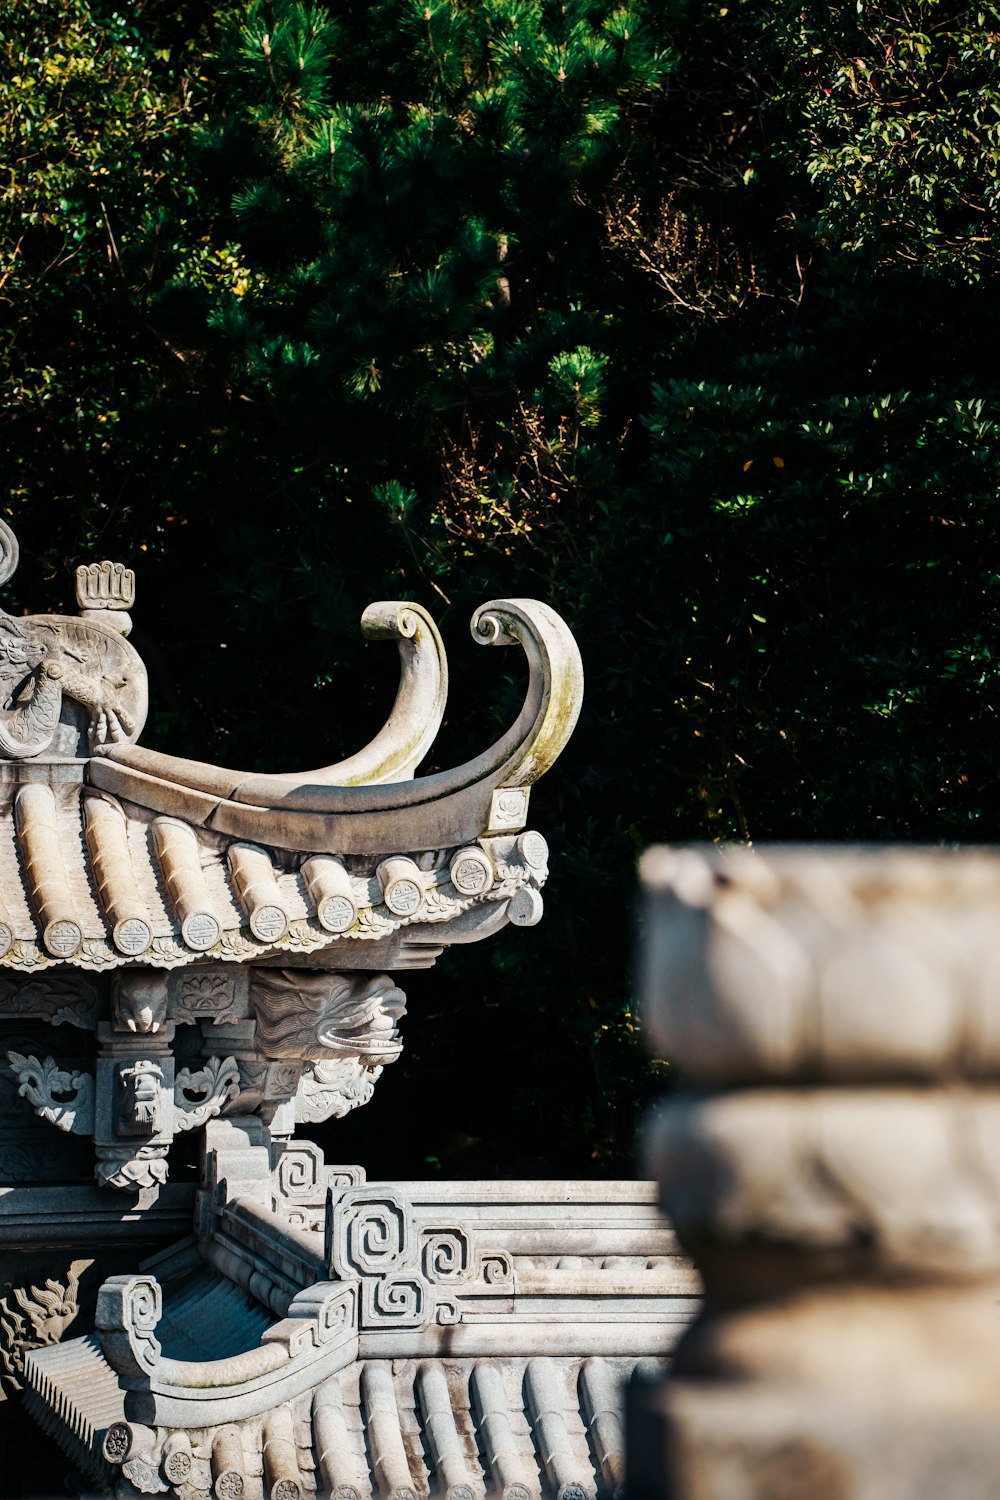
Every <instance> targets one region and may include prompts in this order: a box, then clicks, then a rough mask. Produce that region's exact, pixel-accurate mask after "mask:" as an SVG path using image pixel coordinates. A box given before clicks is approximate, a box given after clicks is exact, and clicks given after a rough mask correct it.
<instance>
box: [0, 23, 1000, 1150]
mask: <svg viewBox="0 0 1000 1500" xmlns="http://www.w3.org/2000/svg"><path fill="white" fill-rule="evenodd" d="M29 11H30V18H29V16H28V12H29ZM998 63H1000V8H998V7H995V6H981V7H977V6H965V5H958V4H954V3H946V0H924V3H904V0H895V3H872V4H869V3H866V0H860V3H859V4H858V5H857V6H855V5H853V4H851V5H848V6H845V5H841V4H819V3H814V0H799V3H797V4H793V3H788V0H769V3H762V0H746V3H740V0H730V3H729V4H728V5H726V4H708V3H704V4H702V3H684V0H654V3H648V4H647V3H637V4H635V5H634V6H632V7H631V8H630V9H627V10H626V9H622V8H616V7H615V6H614V4H612V3H609V0H566V3H564V4H546V3H537V0H506V3H501V0H476V3H472V0H426V3H424V0H364V3H358V0H353V3H348V0H341V3H335V0H330V3H329V4H327V5H323V4H316V5H314V6H308V5H301V4H295V3H290V0H273V3H271V4H261V3H252V4H249V5H246V4H241V5H238V6H236V7H235V8H234V9H227V8H225V7H223V6H213V5H209V6H205V5H204V4H203V3H201V0H199V3H193V0H192V3H189V4H177V3H168V0H135V3H129V4H128V5H125V4H121V5H120V6H119V7H118V8H116V7H115V5H113V4H109V3H105V0H33V3H32V5H31V6H30V7H28V6H27V5H26V4H25V3H24V0H0V146H2V161H3V163H4V170H3V176H2V179H0V183H2V185H0V385H2V389H3V397H4V413H3V416H2V419H0V443H2V448H3V454H4V473H5V491H4V494H3V496H2V497H0V505H2V507H3V513H4V514H5V516H6V517H7V518H8V519H9V520H10V522H11V524H12V525H13V526H14V529H15V530H16V532H17V533H18V536H19V538H20V541H21V547H22V564H21V569H20V571H19V573H18V575H17V576H16V578H15V579H14V580H13V582H12V583H11V584H10V585H8V588H7V597H6V599H5V601H4V602H5V605H6V607H7V608H8V609H12V610H15V611H16V610H20V609H31V610H40V609H46V608H71V607H72V592H71V591H72V583H71V580H72V574H73V569H74V567H75V565H76V564H77V563H78V562H80V561H81V560H92V559H95V558H100V557H104V556H109V557H112V558H120V559H122V560H126V561H128V562H130V563H132V564H134V566H135V568H136V572H137V576H138V589H139V593H138V603H137V607H136V611H135V615H136V629H135V634H134V641H135V644H136V645H137V646H138V647H139V650H140V651H141V653H142V654H143V655H144V657H145V659H146V661H147V663H148V666H149V669H150V677H151V690H152V699H153V704H154V708H153V712H152V715H151V720H150V723H149V725H148V727H147V730H146V734H145V742H146V743H147V744H150V745H155V746H157V747H159V748H162V749H166V750H170V751H174V752H178V753H185V752H188V753H192V754H195V755H197V756H198V757H199V758H202V759H212V760H215V761H218V762H219V763H221V764H224V765H241V766H245V767H247V768H260V769H272V770H273V769H282V768H292V767H304V766H307V765H310V764H318V763H322V762H325V761H331V760H334V759H336V758H338V757H339V756H340V755H342V754H346V753H348V752H349V751H351V750H353V749H355V748H356V747H357V746H358V745H359V744H361V743H363V742H364V740H365V739H366V738H367V736H368V734H369V733H370V732H371V731H373V730H374V729H375V728H376V727H377V725H378V724H379V723H380V722H381V717H382V715H383V713H384V710H385V708H386V707H387V705H388V703H389V701H390V700H391V694H392V689H393V683H394V662H393V653H392V652H391V651H390V652H389V653H388V655H386V652H385V648H378V647H374V646H373V647H366V646H364V645H363V644H362V643H361V640H360V636H359V634H358V630H357V622H358V619H359V616H360V614H361V611H362V609H363V607H364V606H365V605H366V604H367V603H368V602H369V601H370V600H372V599H375V598H382V597H385V598H414V599H417V600H419V601H420V602H421V603H423V604H425V605H427V606H429V607H431V608H432V609H433V610H434V612H435V613H436V615H437V617H438V619H439V621H440V623H441V626H442V629H443V631H444V633H445V636H446V639H447V642H448V644H449V647H450V655H451V660H452V668H453V687H452V698H451V703H452V707H451V710H450V713H449V718H448V722H447V724H446V726H445V729H444V732H443V735H442V739H441V742H440V748H439V750H438V751H436V752H435V754H436V757H437V760H436V763H437V764H441V763H444V762H446V761H454V760H455V758H456V757H459V756H464V755H465V754H466V753H469V752H470V751H472V750H474V749H477V748H480V747H481V746H482V745H484V744H485V743H487V742H488V740H489V738H490V737H491V736H492V734H493V733H494V731H495V730H496V729H497V728H498V727H499V725H500V723H501V722H502V721H508V720H509V718H510V717H511V716H512V715H513V714H514V712H515V711H516V706H517V702H518V694H519V692H520V688H521V677H520V670H521V668H520V664H519V663H518V662H516V661H514V660H507V659H506V657H505V656H499V655H497V654H496V653H487V654H485V655H483V654H482V653H477V651H476V649H475V648H474V647H473V645H472V644H471V642H470V641H469V639H468V635H467V622H468V619H469V616H470V615H471V613H472V610H473V609H474V607H475V606H476V605H477V604H479V603H480V602H482V601H483V600H484V599H487V598H492V597H497V596H503V595H505V594H507V595H509V594H513V595H522V594H530V595H535V596H537V597H540V598H543V599H546V600H548V601H549V602H550V603H551V604H553V605H554V606H555V607H556V608H557V609H558V610H560V611H561V612H562V613H563V614H564V616H565V617H566V619H567V620H568V621H569V622H570V624H571V625H572V627H573V629H574V631H575V632H576V634H577V637H578V639H579V642H580V647H581V650H582V652H583V656H584V662H585V666H586V671H587V681H588V688H587V701H586V704H585V708H584V714H583V718H582V719H581V722H580V726H579V729H578V731H577V734H576V736H575V739H574V740H573V742H572V744H571V746H570V748H569V750H568V751H567V752H566V754H565V755H564V757H563V759H562V760H561V762H560V763H559V765H558V767H557V768H556V770H555V771H553V773H552V774H551V775H550V776H549V777H548V778H546V780H545V781H543V782H542V783H541V784H540V786H539V788H538V789H537V791H536V793H535V798H534V802H533V819H532V821H533V823H534V824H535V826H537V827H539V828H541V829H542V830H543V831H544V832H545V833H546V835H547V836H548V837H549V838H550V842H551V844H552V846H553V851H554V861H553V875H552V879H551V882H550V885H549V887H548V891H547V908H548V909H547V914H546V918H545V921H544V922H543V924H542V925H541V926H540V927H538V928H536V929H532V930H531V931H520V932H513V931H512V932H510V933H508V934H505V935H504V936H503V937H502V938H501V939H499V940H496V941H494V942H491V943H490V944H489V945H484V946H483V947H482V948H479V949H475V948H473V949H469V950H465V951H458V952H456V953H454V954H452V955H450V956H448V957H447V958H446V959H445V960H444V961H443V962H442V963H441V964H440V966H439V968H438V969H437V970H435V971H433V972H432V973H431V974H430V975H426V976H420V975H415V976H413V977H412V981H411V982H410V983H409V984H408V986H407V988H408V991H409V994H410V998H411V1014H410V1016H409V1018H408V1020H407V1021H406V1022H405V1023H404V1024H405V1026H406V1038H407V1052H406V1053H405V1054H404V1058H403V1060H402V1061H401V1062H400V1063H399V1064H397V1065H396V1066H395V1068H393V1069H392V1070H390V1072H389V1073H387V1075H386V1077H385V1078H384V1079H383V1080H382V1082H381V1084H380V1086H379V1092H378V1093H377V1094H376V1097H375V1100H374V1102H373V1103H372V1105H371V1106H369V1108H368V1109H366V1110H364V1111H362V1112H359V1114H358V1115H357V1116H356V1117H355V1118H353V1119H349V1120H347V1121H345V1122H343V1124H342V1125H340V1126H338V1127H336V1129H334V1130H331V1132H330V1134H329V1138H328V1140H327V1142H326V1144H327V1150H328V1155H331V1156H333V1157H337V1156H338V1155H341V1156H342V1159H347V1160H353V1159H361V1160H363V1161H365V1162H366V1164H367V1165H368V1167H369V1169H370V1171H372V1172H374V1173H387V1172H394V1173H397V1174H400V1175H422V1174H424V1173H426V1172H436V1171H443V1172H447V1173H450V1174H458V1175H476V1174H480V1173H482V1174H490V1173H492V1172H495V1171H496V1172H505V1173H513V1174H519V1173H523V1174H525V1175H528V1174H539V1175H544V1174H561V1173H575V1174H588V1173H594V1174H607V1173H609V1172H615V1171H626V1172H627V1171H629V1170H631V1169H632V1167H631V1150H632V1139H633V1125H634V1117H635V1112H636V1108H637V1106H638V1104H639V1103H640V1102H641V1101H642V1099H643V1098H644V1097H645V1096H646V1095H647V1094H648V1092H649V1090H650V1087H651V1082H652V1072H651V1065H648V1064H647V1063H645V1062H644V1061H643V1058H642V1054H641V1051H640V1050H639V1048H638V1047H637V1046H636V1042H635V1035H634V1030H635V1018H634V1013H633V1004H632V998H631V988H630V973H629V969H630V950H631V942H632V929H633V911H632V905H633V893H634V888H635V875H634V868H635V861H636V857H637V854H638V852H639V850H640V849H641V848H642V847H643V846H644V845H645V844H647V843H649V842H651V841H653V840H658V839H659V840H662V839H667V840H688V839H715V840H718V839H743V840H746V839H750V840H754V841H759V840H764V839H816V838H823V839H903V840H907V839H918V840H929V841H940V840H946V841H951V840H972V841H990V840H995V839H996V838H997V833H998V773H997V764H998V755H997V725H996V711H997V701H998V699H997V690H998V647H997V629H996V607H997V601H998V594H1000V554H998V545H997V525H998V517H1000V504H998V484H1000V455H998V451H997V443H996V424H997V418H998V413H1000V377H998V371H997V365H998V353H997V351H998V348H1000V339H998V334H1000V309H998V287H1000V260H998V250H1000V238H998V234H997V212H996V211H997V198H998V183H1000V177H998V162H1000V70H998Z"/></svg>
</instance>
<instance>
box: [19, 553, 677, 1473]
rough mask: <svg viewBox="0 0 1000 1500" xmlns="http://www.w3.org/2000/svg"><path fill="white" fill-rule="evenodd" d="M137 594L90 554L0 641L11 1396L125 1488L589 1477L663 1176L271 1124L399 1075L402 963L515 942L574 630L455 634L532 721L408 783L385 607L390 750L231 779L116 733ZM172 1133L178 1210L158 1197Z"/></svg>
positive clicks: (487, 628)
mask: <svg viewBox="0 0 1000 1500" xmlns="http://www.w3.org/2000/svg"><path fill="white" fill-rule="evenodd" d="M0 537H2V540H3V544H4V551H3V559H4V570H5V576H9V574H10V571H11V570H12V568H13V566H14V564H15V562H16V546H15V543H14V541H13V538H12V537H11V536H10V534H9V533H8V532H7V530H6V528H0ZM133 596H134V581H133V578H132V575H131V573H130V572H129V571H128V570H127V569H124V568H122V567H120V566H118V565H112V564H110V563H100V564H95V565H93V566H91V567H87V568H83V569H81V570H80V572H79V575H78V598H79V603H80V606H81V611H82V613H81V616H80V617H79V618H76V619H63V618H61V617H47V616H40V617H30V616H29V617H27V618H24V619H17V620H14V619H11V618H9V617H7V616H0V674H2V675H3V678H4V692H3V698H2V700H0V701H2V703H3V707H2V711H0V752H2V756H3V757H4V758H3V759H0V785H2V788H3V794H2V797H0V1051H2V1054H3V1055H4V1056H5V1057H6V1059H7V1065H6V1067H5V1068H4V1069H3V1072H2V1075H0V1180H3V1181H5V1182H6V1183H7V1187H6V1188H5V1189H3V1190H2V1191H0V1255H2V1257H3V1260H2V1265H3V1277H4V1282H5V1287H4V1288H3V1289H2V1290H3V1297H2V1300H0V1384H3V1385H4V1388H5V1390H6V1391H8V1392H9V1393H16V1392H18V1391H19V1390H22V1389H23V1396H18V1398H17V1399H19V1400H23V1402H24V1405H25V1407H26V1408H27V1410H28V1411H30V1412H31V1413H32V1414H33V1415H34V1416H35V1417H36V1418H37V1420H38V1422H39V1423H40V1424H41V1425H42V1427H43V1428H45V1429H46V1430H48V1431H49V1432H50V1433H51V1434H52V1435H53V1436H54V1438H55V1439H56V1441H57V1442H58V1443H59V1444H60V1445H61V1447H62V1449H63V1450H64V1451H65V1452H66V1453H67V1454H68V1455H69V1456H70V1457H71V1458H72V1460H73V1462H74V1463H75V1465H76V1466H77V1468H78V1470H79V1471H80V1472H81V1473H82V1475H83V1476H84V1482H85V1484H86V1485H89V1486H90V1487H91V1488H92V1490H93V1491H94V1492H100V1491H102V1487H107V1486H109V1485H110V1486H111V1487H113V1489H114V1492H115V1494H116V1495H118V1496H121V1497H126V1496H134V1495H137V1494H166V1495H175V1496H178V1497H183V1500H200V1497H207V1496H209V1495H215V1496H216V1497H218V1500H236V1497H240V1496H245V1497H246V1500H264V1497H267V1500H296V1497H299V1496H310V1495H313V1494H317V1495H320V1496H323V1497H329V1500H334V1497H336V1500H366V1497H367V1496H369V1495H370V1494H373V1493H378V1494H379V1495H382V1496H385V1497H391V1500H412V1497H415V1496H416V1495H418V1494H425V1493H428V1492H429V1491H430V1490H435V1491H436V1490H437V1489H441V1490H442V1491H444V1492H445V1493H446V1494H447V1495H448V1496H449V1497H450V1500H475V1497H477V1496H480V1495H483V1494H484V1493H485V1491H486V1490H487V1489H489V1490H494V1489H495V1490H497V1491H499V1492H501V1493H502V1494H503V1495H504V1496H505V1497H506V1500H532V1497H537V1496H540V1495H542V1494H545V1495H548V1494H551V1495H552V1496H554V1497H559V1500H587V1497H590V1496H593V1495H596V1493H597V1492H598V1491H599V1490H600V1491H602V1492H608V1493H611V1492H614V1491H616V1490H617V1489H618V1488H619V1486H620V1483H621V1466H622V1442H621V1437H620V1422H619V1415H618V1410H617V1389H618V1385H619V1383H620V1381H621V1379H622V1378H623V1376H625V1375H626V1374H628V1372H629V1371H630V1370H631V1369H632V1368H633V1367H634V1366H635V1365H636V1363H637V1361H640V1360H643V1359H647V1358H650V1357H653V1356H656V1355H659V1354H660V1353H661V1352H662V1351H663V1350H664V1349H665V1348H667V1347H668V1345H669V1343H670V1341H671V1339H672V1337H673V1336H674V1335H675V1334H676V1332H677V1330H678V1329H679V1328H680V1326H682V1324H683V1322H684V1321H685V1320H686V1318H687V1317H688V1315H689V1313H690V1312H691V1310H692V1307H693V1305H694V1304H693V1301H692V1299H693V1297H694V1296H695V1295H696V1284H695V1282H694V1279H693V1273H692V1272H691V1270H690V1268H689V1267H688V1266H687V1264H686V1263H685V1262H684V1260H683V1259H682V1258H681V1257H680V1256H679V1254H678V1252H677V1249H676V1245H675V1243H674V1240H673V1236H672V1234H671V1232H670V1231H669V1230H668V1229H666V1228H665V1227H664V1225H663V1223H662V1221H661V1220H660V1218H659V1217H658V1214H657V1212H656V1208H655V1204H654V1196H655V1194H654V1190H653V1188H652V1187H651V1185H648V1184H616V1183H612V1184H600V1185H593V1184H579V1183H534V1184H531V1183H529V1184H524V1183H516V1184H511V1183H465V1184H440V1183H433V1184H428V1183H408V1184H404V1183H367V1182H366V1180H365V1174H364V1171H363V1169H362V1168H361V1167H358V1166H337V1165H334V1166H328V1165H326V1164H325V1163H324V1161H323V1159H322V1157H321V1154H320V1152H319V1151H318V1149H317V1148H316V1147H315V1146H313V1145H312V1144H310V1143H309V1142H308V1141H300V1140H298V1139H296V1132H297V1130H298V1129H299V1127H303V1126H304V1127H308V1126H310V1125H312V1124H314V1123H316V1122H318V1121H321V1120H326V1119H329V1118H331V1117H337V1116H340V1115H343V1114H345V1113H346V1112H347V1111H348V1110H351V1109H354V1108H356V1107H358V1106H359V1105H362V1104H365V1103H366V1102H367V1101H368V1100H369V1099H370V1097H371V1095H372V1091H373V1088H374V1086H375V1084H376V1082H377V1080H378V1077H379V1075H380V1073H381V1071H382V1069H383V1068H384V1067H385V1066H386V1065H387V1064H390V1063H391V1062H393V1060H394V1059H395V1058H396V1057H397V1056H398V1055H399V1050H400V1046H401V1040H400V1032H399V1022H400V1018H401V1017H402V1015H403V1013H404V1007H405V997H404V994H403V991H402V989H401V988H400V986H399V984H398V983H397V978H398V976H400V975H401V974H404V973H405V971H407V970H409V969H414V968H426V967H429V966H430V965H432V964H433V963H434V961H435V960H436V958H437V957H438V956H439V955H440V954H441V953H442V952H443V951H444V950H445V949H446V948H448V947H449V946H450V945H452V944H453V943H469V942H475V941H478V940H480V939H482V938H486V937H489V936H491V935H492V934H495V933H496V932H498V931H499V930H500V929H501V928H503V927H504V926H506V925H507V924H513V925H515V926H518V925H521V926H530V925H532V924H534V923H535V922H537V921H538V920H539V918H540V916H541V912H542V896H541V888H542V886H543V884H544V881H545V877H546V874H547V864H548V850H547V847H546V843H545V840H544V838H543V837H542V836H541V834H539V833H536V832H533V831H532V830H530V828H529V827H528V826H527V823H528V804H529V795H530V788H531V785H532V783H533V782H534V781H535V780H536V779H537V778H538V777H539V776H540V775H541V774H542V773H543V772H544V771H545V770H547V769H548V767H549V766H550V765H551V764H552V763H553V761H554V760H555V759H556V757H557V756H558V754H559V753H560V751H561V749H562V748H563V746H564V744H565V743H566V741H567V739H568V738H569V736H570V734H571V733H572V730H573V726H574V723H575V721H576V717H577V713H578V711H579V705H580V700H581V693H582V676H581V670H580V660H579V654H578V652H577V649H576V645H575V643H574V641H573V638H572V636H571V635H570V633H569V631H568V630H567V628H566V626H565V625H564V624H563V622H562V621H561V620H560V619H559V617H558V616H557V615H555V614H554V613H553V611H552V610H550V609H548V608H547V607H546V606H545V605H543V604H540V603H537V602H536V601H532V600H496V601H494V602H492V603H491V604H488V605H485V606H483V608H482V609H480V610H478V611H477V613H476V615H475V617H474V619H473V622H472V630H473V637H474V639H475V640H476V641H478V642H479V643H481V644H484V645H490V646H510V645H520V647H521V648H522V649H523V651H524V653H525V655H526V656H527V660H528V674H529V675H528V687H527V694H526V697H525V702H524V706H523V708H522V710H521V713H520V715H519V716H518V718H517V720H516V721H515V723H514V724H513V725H512V727H511V728H510V729H509V730H508V731H507V733H506V734H504V735H503V736H501V738H500V739H499V740H498V741H497V743H496V744H495V745H493V746H492V748H491V749H489V750H487V751H486V752H484V753H483V754H482V755H480V756H478V757H477V758H476V759H474V760H472V761H470V762H468V763H467V764H466V765H463V766H460V767H458V768H457V769H456V770H453V771H442V772H438V773H435V774H433V775H429V776H425V777H415V771H416V768H417V766H418V765H419V763H420V761H421V760H422V759H423V757H424V756H425V754H426V752H427V750H428V748H429V746H430V745H431V743H432V741H433V739H434V736H435V734H436V731H437V729H438V726H439V724H440V721H441V717H442V714H443V710H444V704H445V697H446V689H447V666H446V660H445V655H444V650H443V647H442V644H441V640H440V638H439V636H438V632H437V629H436V627H435V625H434V622H433V621H432V619H431V618H430V616H429V615H428V614H427V613H426V612H425V611H424V610H423V609H421V608H420V607H419V606H417V605H414V604H408V603H384V604H377V605H373V606H372V607H371V608H370V609H369V610H367V611H366V613H365V615H364V617H363V620H362V628H363V630H364V631H365V633H366V635H367V636H368V637H369V638H370V639H372V640H387V641H392V642H395V643H396V645H397V647H398V650H399V655H400V662H401V680H400V687H399V691H398V695H397V698H396V702H395V705H394V707H393V710H392V712H391V714H390V716H389V719H388V721H387V723H386V725H385V727H384V728H383V729H382V731H381V732H380V733H379V734H378V735H377V736H376V737H375V739H374V740H373V741H372V743H371V744H370V745H368V746H367V747H366V748H365V749H364V750H362V751H360V752H359V753H358V754H356V755H354V756H352V757H351V758H350V759H348V760H346V761H342V762H340V763H339V764H336V765H332V766H326V767H323V768H321V769H320V770H316V771H310V772H307V773H302V774H282V775H254V774H249V773H245V772H240V771H232V770H225V769H222V768H219V767H216V766H210V765H204V764H200V763H197V762H192V761H183V760H177V759H175V758H173V757H171V756H167V755H162V754H159V753H157V752H154V751H151V750H146V749H143V748H140V747H139V745H138V744H137V740H138V737H139V735H140V733H141V730H142V727H143V720H144V717H145V713H146V677H145V672H144V670H143V666H142V663H141V661H140V659H139V657H138V656H137V655H136V653H135V652H134V650H133V649H132V648H131V646H130V645H129V644H128V641H127V639H126V637H127V635H128V633H129V615H128V610H129V608H130V607H131V605H132V603H133ZM193 1138H199V1139H200V1142H201V1147H200V1161H201V1177H200V1185H199V1186H198V1188H197V1190H196V1191H195V1190H193V1189H192V1188H191V1187H190V1186H188V1185H187V1184H186V1183H183V1182H177V1181H174V1180H171V1175H170V1174H171V1152H172V1147H173V1146H174V1144H175V1143H178V1144H180V1143H181V1142H183V1141H186V1140H191V1139H193ZM175 1156H176V1152H175ZM87 1178H91V1179H92V1183H91V1185H85V1179H87ZM171 1240H173V1242H174V1243H173V1244H172V1245H170V1244H169V1242H170V1241H171ZM164 1244H168V1248H167V1249H165V1250H164V1249H163V1248H162V1247H163V1245H164ZM151 1251H153V1252H155V1253H153V1254H152V1256H150V1252H151ZM88 1286H90V1287H91V1289H92V1290H91V1292H90V1293H89V1294H87V1287H88ZM98 1288H99V1289H98ZM95 1293H96V1296H95V1295H94V1294H95ZM88 1295H89V1301H88ZM88 1329H90V1330H92V1331H88Z"/></svg>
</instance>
